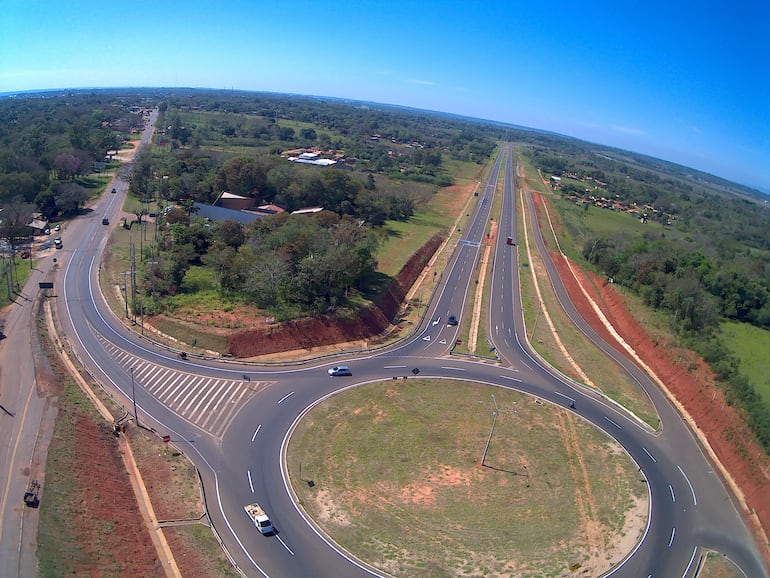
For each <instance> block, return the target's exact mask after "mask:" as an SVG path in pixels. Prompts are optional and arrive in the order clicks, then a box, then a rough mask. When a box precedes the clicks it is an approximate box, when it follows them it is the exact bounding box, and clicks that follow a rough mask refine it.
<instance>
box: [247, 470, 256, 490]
mask: <svg viewBox="0 0 770 578" xmlns="http://www.w3.org/2000/svg"><path fill="white" fill-rule="evenodd" d="M246 474H248V476H249V488H251V493H252V494H253V493H254V484H252V483H251V470H246Z"/></svg>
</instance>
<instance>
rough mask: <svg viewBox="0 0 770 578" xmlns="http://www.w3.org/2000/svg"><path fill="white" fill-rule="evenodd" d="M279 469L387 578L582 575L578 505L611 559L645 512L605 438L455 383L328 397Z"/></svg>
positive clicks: (381, 386) (531, 406)
mask: <svg viewBox="0 0 770 578" xmlns="http://www.w3.org/2000/svg"><path fill="white" fill-rule="evenodd" d="M494 404H496V406H497V407H498V408H499V413H498V417H497V420H496V423H495V427H494V430H493V433H492V435H491V440H490V443H489V446H488V451H487V453H486V454H484V450H485V446H486V443H487V440H488V439H489V438H490V430H491V426H492V416H493V411H494V410H495V405H494ZM482 456H485V457H484V466H485V467H482V466H481V462H482ZM288 467H289V474H290V477H291V480H292V484H293V486H294V489H295V492H296V493H297V496H298V498H299V500H300V503H301V505H302V507H303V508H304V509H305V510H306V511H307V512H308V513H309V514H310V515H311V516H312V517H313V518H314V519H315V520H316V521H317V522H318V523H319V525H321V526H322V527H323V529H324V530H325V531H326V532H328V533H329V534H330V535H331V536H332V537H333V538H334V539H335V540H336V541H337V542H339V543H340V544H341V545H342V546H343V547H344V548H346V549H347V550H349V551H350V552H352V553H353V554H354V555H356V556H358V557H359V558H361V559H363V560H365V561H367V562H369V563H371V564H373V565H374V566H376V567H377V568H380V569H382V570H383V571H385V572H387V573H389V574H392V575H395V576H415V575H433V576H436V575H454V576H458V575H469V576H470V575H475V576H480V575H485V574H490V575H498V574H505V575H516V576H563V575H566V574H569V572H570V569H572V570H571V571H573V572H574V571H575V569H578V568H581V567H584V565H586V563H587V557H588V555H587V552H586V550H587V548H586V546H585V541H584V535H583V532H582V525H581V513H580V511H579V510H580V505H579V504H586V503H590V504H591V507H592V508H595V509H594V510H593V511H594V514H595V520H594V521H595V522H596V523H597V524H598V525H599V526H600V528H601V536H602V538H601V539H602V540H603V541H604V542H603V544H602V545H601V547H602V548H608V549H611V547H612V544H616V543H617V542H618V541H619V540H621V538H622V536H623V535H624V533H625V532H626V531H627V528H626V521H627V517H631V516H632V514H631V512H632V511H634V512H635V514H634V515H633V516H634V517H635V519H636V520H637V521H638V522H639V523H638V524H637V526H636V529H634V530H633V531H630V530H629V536H628V537H629V538H630V540H629V541H628V544H627V546H628V547H629V549H630V548H631V547H633V544H635V542H636V540H637V539H638V536H639V535H640V533H641V531H642V530H643V528H644V523H643V522H644V516H646V511H647V510H646V505H645V504H646V496H647V489H646V487H645V485H644V483H643V482H642V481H641V480H640V478H639V476H638V472H637V468H636V466H635V465H634V464H633V462H632V461H631V460H630V459H628V457H627V456H626V454H625V453H624V452H623V451H622V450H620V449H619V448H618V447H617V445H616V444H615V443H614V442H612V441H611V440H610V439H609V438H608V437H607V436H605V435H604V434H603V433H601V432H600V431H598V430H596V429H595V428H593V427H591V426H590V425H588V424H587V423H585V422H583V421H582V420H580V419H578V418H576V417H575V416H574V415H573V414H571V413H569V412H565V411H563V410H560V409H558V408H555V407H553V406H550V405H548V404H542V403H538V402H536V401H535V400H534V399H533V398H530V397H527V396H524V395H521V394H517V393H516V392H513V391H510V390H507V389H503V388H496V387H491V386H486V385H483V384H478V383H470V382H462V381H450V380H447V381H443V380H421V379H409V380H395V381H388V382H383V383H378V384H369V385H365V386H361V387H358V388H355V389H352V390H348V391H345V392H343V393H340V394H337V395H335V396H333V397H332V398H330V399H328V400H326V401H325V402H323V403H322V404H320V405H319V406H317V407H316V408H315V409H313V410H312V411H311V412H310V413H309V414H308V415H307V416H306V417H305V418H304V419H303V420H302V422H301V423H300V424H299V426H298V428H297V429H296V431H295V432H294V433H293V435H292V438H291V440H290V443H289V449H288ZM576 472H578V474H577V477H578V478H579V479H575V478H574V475H575V474H576ZM584 476H587V478H584ZM309 481H312V482H313V483H312V484H310V483H309ZM634 506H641V508H640V509H639V510H634ZM640 512H641V515H639V513H640ZM640 519H641V521H640ZM619 554H620V555H622V552H614V557H615V558H617V556H618V555H619ZM602 562H603V563H604V564H607V563H608V562H607V561H606V560H603V561H602ZM585 569H586V571H587V572H589V573H590V572H595V571H596V568H592V569H589V567H588V566H585ZM599 573H600V572H599Z"/></svg>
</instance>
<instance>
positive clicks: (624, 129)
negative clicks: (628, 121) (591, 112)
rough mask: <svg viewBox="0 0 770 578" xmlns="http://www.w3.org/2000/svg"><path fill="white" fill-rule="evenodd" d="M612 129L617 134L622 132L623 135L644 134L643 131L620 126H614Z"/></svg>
mask: <svg viewBox="0 0 770 578" xmlns="http://www.w3.org/2000/svg"><path fill="white" fill-rule="evenodd" d="M610 128H611V129H612V130H614V131H615V132H622V133H623V134H644V131H643V130H641V129H638V128H630V127H627V126H620V125H617V124H613V125H612V126H611V127H610Z"/></svg>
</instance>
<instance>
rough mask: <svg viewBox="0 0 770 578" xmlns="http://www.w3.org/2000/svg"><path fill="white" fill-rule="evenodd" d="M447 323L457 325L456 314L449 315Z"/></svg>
mask: <svg viewBox="0 0 770 578" xmlns="http://www.w3.org/2000/svg"><path fill="white" fill-rule="evenodd" d="M446 324H447V325H457V317H455V316H454V315H450V316H449V317H447V320H446Z"/></svg>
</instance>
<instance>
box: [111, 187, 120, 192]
mask: <svg viewBox="0 0 770 578" xmlns="http://www.w3.org/2000/svg"><path fill="white" fill-rule="evenodd" d="M110 192H111V193H112V194H115V193H117V192H118V190H117V189H116V188H114V187H113V189H112V191H110Z"/></svg>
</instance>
